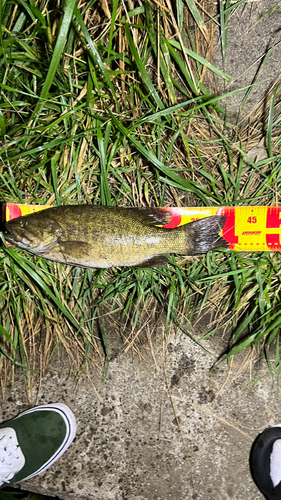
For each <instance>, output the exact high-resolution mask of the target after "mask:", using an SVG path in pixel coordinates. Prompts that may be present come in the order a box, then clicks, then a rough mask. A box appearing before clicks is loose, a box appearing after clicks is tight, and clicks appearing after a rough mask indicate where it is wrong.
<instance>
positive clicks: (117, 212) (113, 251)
mask: <svg viewBox="0 0 281 500" xmlns="http://www.w3.org/2000/svg"><path fill="white" fill-rule="evenodd" d="M169 217H170V215H169V213H168V212H167V211H166V210H163V209H151V208H148V209H138V208H121V207H96V206H91V205H70V206H59V207H52V208H50V209H48V210H44V211H42V212H36V213H33V214H30V215H27V216H24V217H19V218H17V219H13V220H12V221H9V222H7V223H6V224H5V232H4V235H5V238H6V239H7V241H9V242H11V243H13V244H14V245H17V246H18V247H20V248H23V249H25V250H28V251H29V252H32V253H34V254H36V255H39V256H41V257H45V258H47V259H50V260H53V261H56V262H62V263H65V264H72V265H76V266H81V267H89V268H109V267H115V266H117V267H119V266H142V267H152V266H155V265H161V264H163V263H165V257H163V254H168V253H177V254H183V255H195V254H197V253H206V252H207V251H209V250H211V249H213V248H215V247H221V246H224V247H226V246H227V242H226V240H224V239H223V238H221V237H220V236H219V231H220V230H221V229H222V228H223V225H224V223H225V219H226V218H225V217H223V216H213V217H209V218H206V219H202V220H198V221H195V222H192V223H190V224H186V225H184V226H180V227H178V228H176V229H165V228H162V227H157V225H161V224H165V223H168V222H169Z"/></svg>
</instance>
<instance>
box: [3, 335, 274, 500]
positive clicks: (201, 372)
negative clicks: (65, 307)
mask: <svg viewBox="0 0 281 500" xmlns="http://www.w3.org/2000/svg"><path fill="white" fill-rule="evenodd" d="M205 347H206V348H207V349H208V350H209V351H210V352H206V351H204V350H203V349H202V348H201V347H199V346H197V345H196V344H195V343H194V342H193V341H192V340H190V339H189V337H187V336H186V335H180V334H177V335H174V334H172V333H170V334H169V335H168V337H167V340H166V348H164V349H163V343H162V334H161V332H160V331H159V333H158V335H157V336H156V338H155V340H154V350H153V351H151V348H150V347H149V346H146V345H145V346H143V347H142V348H141V356H137V355H134V354H133V353H132V352H130V353H128V354H123V355H121V356H119V357H117V358H116V359H115V360H113V361H111V363H110V366H109V372H108V377H107V382H106V384H105V385H104V387H103V386H102V382H101V374H100V373H92V374H91V375H90V378H86V377H85V376H84V377H82V378H80V380H79V382H78V383H75V382H74V380H73V377H69V376H68V373H69V368H68V364H67V363H65V364H64V363H63V360H62V359H58V358H57V359H54V360H53V361H52V364H51V366H50V368H49V369H48V371H47V373H46V375H45V377H44V378H43V379H42V381H41V384H40V386H38V387H37V388H36V389H34V391H33V392H32V394H31V397H30V400H29V401H27V399H26V397H24V392H23V387H22V383H21V380H20V379H18V380H16V383H15V384H14V386H13V387H12V388H10V390H9V391H7V395H6V398H5V401H4V403H3V405H2V410H1V419H2V420H3V419H8V418H10V417H12V416H14V415H16V414H17V413H19V412H20V411H23V410H24V409H26V408H27V406H28V407H30V405H35V404H44V403H49V402H64V403H66V404H67V405H69V407H70V408H71V409H72V411H73V412H74V414H75V416H76V419H77V425H78V429H77V437H76V439H75V441H74V443H73V444H72V446H71V447H70V448H69V450H68V451H67V452H66V453H65V455H64V456H63V457H62V458H61V459H60V460H59V461H58V462H56V463H55V464H54V465H53V466H52V467H51V468H50V469H49V470H48V471H46V472H45V473H44V474H42V475H40V476H38V477H37V478H34V479H32V480H30V481H26V482H24V483H22V487H23V488H24V489H28V490H30V491H33V492H38V493H43V494H48V495H53V496H56V495H57V496H58V497H59V498H61V499H63V500H125V499H126V500H168V499H177V500H186V499H193V500H218V499H227V500H228V499H229V500H230V499H231V500H245V499H247V500H258V499H261V498H263V497H262V495H261V494H260V493H259V491H258V489H257V488H256V486H255V484H254V483H253V481H252V479H251V475H250V471H249V453H250V449H251V445H252V442H253V441H254V439H255V437H256V436H257V435H258V433H259V431H261V430H262V429H264V428H265V427H267V426H270V425H274V424H276V423H278V422H280V420H281V410H280V402H279V400H278V395H277V393H276V390H275V387H274V384H273V381H272V379H271V378H270V377H266V378H264V379H262V380H261V381H260V382H258V383H257V384H255V385H254V386H252V387H250V388H247V385H248V384H249V383H251V382H252V381H253V380H255V377H258V376H259V377H260V376H262V375H264V374H265V373H266V371H267V367H266V365H265V363H263V362H261V361H259V362H258V361H257V360H255V359H254V356H253V353H251V352H248V353H246V354H243V357H242V356H241V358H237V359H236V360H235V364H234V363H233V364H232V366H231V369H230V371H228V369H227V366H226V364H225V363H223V364H220V365H218V367H217V368H216V369H215V370H214V371H210V368H211V367H212V366H213V363H214V360H215V357H214V356H213V355H212V354H211V353H212V352H216V351H217V349H218V347H219V346H218V345H215V343H214V341H213V340H212V341H207V342H206V344H205ZM221 347H222V345H220V348H221Z"/></svg>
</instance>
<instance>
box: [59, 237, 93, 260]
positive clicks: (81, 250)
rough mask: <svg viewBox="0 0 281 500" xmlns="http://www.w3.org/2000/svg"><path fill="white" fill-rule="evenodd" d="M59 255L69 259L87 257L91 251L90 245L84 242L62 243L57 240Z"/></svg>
mask: <svg viewBox="0 0 281 500" xmlns="http://www.w3.org/2000/svg"><path fill="white" fill-rule="evenodd" d="M58 243H59V247H60V251H61V253H62V254H63V255H64V256H65V257H67V256H69V257H70V258H73V257H81V255H82V254H83V255H85V254H86V255H89V254H90V251H91V245H90V244H89V243H86V242H85V241H75V240H74V241H63V240H58Z"/></svg>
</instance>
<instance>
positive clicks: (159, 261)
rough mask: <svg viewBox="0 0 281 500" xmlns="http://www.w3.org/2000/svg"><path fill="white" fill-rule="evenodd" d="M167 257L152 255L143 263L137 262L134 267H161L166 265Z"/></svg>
mask: <svg viewBox="0 0 281 500" xmlns="http://www.w3.org/2000/svg"><path fill="white" fill-rule="evenodd" d="M168 262H169V261H168V259H167V257H165V256H164V255H157V256H156V257H151V259H147V260H144V261H143V262H141V264H137V265H136V266H132V267H140V268H143V269H145V268H149V267H160V266H165V265H166V264H167V263H168Z"/></svg>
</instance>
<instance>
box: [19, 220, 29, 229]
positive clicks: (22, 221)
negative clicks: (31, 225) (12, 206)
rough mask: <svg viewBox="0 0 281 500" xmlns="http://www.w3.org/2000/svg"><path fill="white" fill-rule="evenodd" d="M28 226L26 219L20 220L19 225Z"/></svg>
mask: <svg viewBox="0 0 281 500" xmlns="http://www.w3.org/2000/svg"><path fill="white" fill-rule="evenodd" d="M26 226H28V222H27V220H20V227H26Z"/></svg>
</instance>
